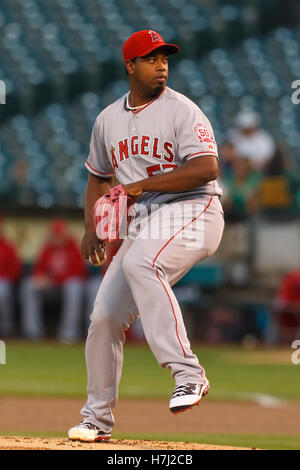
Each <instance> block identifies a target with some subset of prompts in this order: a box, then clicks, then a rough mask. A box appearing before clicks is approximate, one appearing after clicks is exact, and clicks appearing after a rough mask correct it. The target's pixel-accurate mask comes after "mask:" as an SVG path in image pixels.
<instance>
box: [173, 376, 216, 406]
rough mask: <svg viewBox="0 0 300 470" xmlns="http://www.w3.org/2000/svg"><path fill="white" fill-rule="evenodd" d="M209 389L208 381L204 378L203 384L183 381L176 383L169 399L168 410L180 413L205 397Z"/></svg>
mask: <svg viewBox="0 0 300 470" xmlns="http://www.w3.org/2000/svg"><path fill="white" fill-rule="evenodd" d="M208 391H209V382H208V380H207V378H205V382H204V383H203V384H192V383H185V384H179V385H176V387H175V390H174V392H173V395H172V398H171V400H170V405H169V407H170V411H172V413H174V414H177V413H182V412H183V411H186V410H190V409H191V408H192V407H193V406H195V405H198V403H199V402H200V400H201V398H204V397H206V395H207V394H208Z"/></svg>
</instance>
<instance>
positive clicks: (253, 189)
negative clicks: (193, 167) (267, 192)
mask: <svg viewBox="0 0 300 470" xmlns="http://www.w3.org/2000/svg"><path fill="white" fill-rule="evenodd" d="M260 182H261V175H260V174H259V172H257V171H256V170H254V169H253V168H252V166H251V163H250V162H249V160H248V159H247V158H237V159H236V160H235V161H234V164H233V171H232V173H231V174H228V175H227V177H226V178H225V179H224V181H223V185H222V187H223V190H224V196H223V199H222V204H223V207H224V210H225V213H226V216H227V217H228V218H229V219H230V220H232V221H240V220H244V219H245V218H246V217H247V216H248V215H249V214H253V213H255V212H256V211H257V210H258V197H257V195H258V188H259V185H260Z"/></svg>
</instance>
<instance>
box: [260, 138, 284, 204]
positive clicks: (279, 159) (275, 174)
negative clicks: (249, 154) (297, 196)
mask: <svg viewBox="0 0 300 470" xmlns="http://www.w3.org/2000/svg"><path fill="white" fill-rule="evenodd" d="M259 203H260V206H261V208H262V209H263V210H270V209H287V208H288V207H290V206H291V204H292V193H291V178H290V170H289V168H288V164H287V161H286V157H285V153H284V152H283V151H282V149H281V148H280V147H277V148H276V151H275V153H274V155H273V157H272V158H271V160H269V162H268V163H267V165H266V167H265V172H264V178H263V180H262V182H261V186H260V191H259Z"/></svg>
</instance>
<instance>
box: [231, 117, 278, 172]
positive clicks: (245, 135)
mask: <svg viewBox="0 0 300 470" xmlns="http://www.w3.org/2000/svg"><path fill="white" fill-rule="evenodd" d="M259 123H260V117H259V115H258V114H257V113H255V112H254V111H241V112H240V113H239V114H238V115H237V117H236V128H235V129H232V130H231V131H230V132H229V136H228V138H229V141H230V142H231V143H232V144H233V146H234V149H235V152H236V154H237V156H239V157H241V158H248V159H249V160H250V162H251V164H252V165H253V167H254V168H255V169H256V170H261V171H263V170H264V168H265V167H266V165H267V163H268V162H269V161H270V159H271V158H272V157H273V155H274V153H275V142H274V139H273V137H272V136H271V135H270V134H269V133H268V132H266V131H265V130H263V129H261V128H260V127H259Z"/></svg>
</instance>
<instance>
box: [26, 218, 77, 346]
mask: <svg viewBox="0 0 300 470" xmlns="http://www.w3.org/2000/svg"><path fill="white" fill-rule="evenodd" d="M85 278H86V264H85V262H84V260H83V258H82V255H81V252H80V249H79V246H78V245H77V242H76V241H75V240H74V239H73V238H71V237H70V235H69V234H68V231H67V226H66V223H65V222H64V221H63V220H61V219H56V220H54V221H53V222H52V224H51V229H50V237H49V240H48V242H47V243H46V244H45V246H44V247H43V249H42V251H41V253H40V255H39V256H38V259H37V261H36V264H35V266H34V267H33V271H32V275H31V276H30V277H29V278H27V279H25V280H24V282H23V283H22V286H21V323H22V328H23V333H24V335H25V337H27V338H29V339H40V338H42V337H44V336H45V328H44V325H43V322H42V315H41V313H42V302H43V300H45V299H46V298H47V296H55V295H57V293H58V292H59V291H61V293H62V314H61V320H60V324H59V330H58V337H59V339H60V340H61V341H62V342H73V341H76V340H78V339H79V338H80V336H81V331H80V324H81V308H82V299H83V287H84V282H85Z"/></svg>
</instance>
